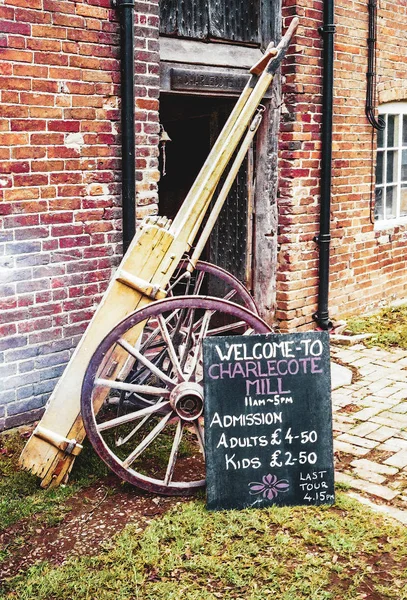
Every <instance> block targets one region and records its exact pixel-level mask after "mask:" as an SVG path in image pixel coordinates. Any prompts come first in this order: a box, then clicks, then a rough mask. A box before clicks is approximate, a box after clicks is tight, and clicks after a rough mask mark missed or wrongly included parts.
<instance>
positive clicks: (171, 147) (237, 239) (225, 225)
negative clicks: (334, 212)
mask: <svg viewBox="0 0 407 600" xmlns="http://www.w3.org/2000/svg"><path fill="white" fill-rule="evenodd" d="M234 103H235V100H234V99H231V98H219V97H218V98H215V97H198V96H177V95H171V94H162V95H161V98H160V122H161V125H162V126H163V127H164V129H165V131H166V132H167V133H168V135H169V137H170V138H171V142H168V143H167V144H166V148H165V155H166V156H165V160H164V157H163V151H162V150H161V153H160V170H161V180H160V183H159V198H160V214H163V215H165V216H167V217H170V218H174V216H175V215H176V214H177V212H178V210H179V208H180V206H181V204H182V202H183V201H184V199H185V197H186V195H187V193H188V191H189V189H190V188H191V186H192V184H193V182H194V180H195V178H196V176H197V175H198V173H199V171H200V169H201V167H202V165H203V163H204V162H205V160H206V158H207V156H208V154H209V151H210V148H211V146H212V145H213V143H214V142H215V140H216V138H217V136H218V135H219V133H220V131H221V129H222V127H223V125H224V123H225V121H226V119H227V118H228V116H229V114H230V112H231V111H232V109H233V106H234ZM251 154H252V153H251ZM164 168H165V175H164V174H163V172H164ZM251 178H252V168H251V161H250V160H249V159H247V160H246V161H245V163H244V164H243V166H242V168H241V169H240V172H239V174H238V177H237V178H236V181H235V183H234V185H233V188H232V189H231V191H230V193H229V196H228V199H227V201H226V203H225V205H224V207H223V209H222V212H221V214H220V216H219V219H218V221H217V224H216V226H215V228H214V229H213V231H212V235H211V237H210V240H209V243H208V244H207V247H206V249H205V252H204V254H203V256H202V257H201V258H202V259H203V260H207V261H209V262H212V263H214V264H217V265H219V266H221V267H223V268H225V269H227V270H228V271H230V272H231V273H233V274H234V275H235V276H236V277H238V279H239V280H240V281H241V282H242V283H244V284H245V285H246V286H247V287H248V288H249V289H250V288H251V242H252V235H251V216H252V215H251V213H252V210H251V202H252V199H251V190H252V188H253V186H252V182H251V181H249V180H251ZM221 184H222V182H221V183H220V185H221ZM214 198H216V194H215V196H214ZM215 292H216V290H213V293H214V294H215Z"/></svg>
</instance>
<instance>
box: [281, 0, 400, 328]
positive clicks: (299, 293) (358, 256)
mask: <svg viewBox="0 0 407 600" xmlns="http://www.w3.org/2000/svg"><path fill="white" fill-rule="evenodd" d="M311 6H312V7H311ZM322 8H323V3H322V2H312V5H311V3H310V2H306V1H304V2H295V3H294V2H288V1H286V2H285V7H284V16H285V17H286V19H287V22H288V20H289V18H291V15H294V14H298V16H299V17H300V28H299V30H298V35H297V36H296V45H295V46H294V47H293V48H292V50H291V55H290V57H289V58H288V60H287V61H286V64H285V66H284V73H285V76H286V85H285V107H284V109H283V121H282V133H281V142H280V196H281V197H280V230H279V244H280V246H279V247H280V253H279V273H278V283H277V312H276V316H277V319H278V320H279V321H280V324H281V326H282V328H295V327H298V328H300V329H301V328H309V326H310V324H311V323H312V314H313V313H314V312H315V310H316V302H317V284H318V248H317V246H316V244H315V242H314V241H313V238H314V236H315V235H316V234H318V230H319V176H320V156H321V154H320V152H321V147H320V123H321V92H322V65H321V47H322V43H321V38H320V36H319V34H318V30H317V29H318V27H319V26H320V25H322ZM335 23H336V34H335V75H334V77H335V82H334V129H333V165H332V166H333V170H332V176H333V178H332V210H331V220H332V231H331V233H332V244H331V276H330V281H331V286H330V315H331V317H332V318H337V317H338V316H343V315H346V314H349V313H357V312H363V311H366V310H372V309H373V308H375V307H377V306H378V305H380V304H381V303H386V304H388V303H390V302H391V301H392V300H395V299H398V298H405V294H406V290H407V273H406V259H405V256H406V240H407V226H405V225H403V226H395V227H392V228H391V229H388V228H387V229H385V230H378V229H376V230H375V228H374V226H373V224H372V222H371V214H372V208H373V205H372V202H371V192H372V181H373V182H374V168H375V147H376V146H375V144H376V134H374V135H373V130H372V127H371V125H369V123H368V121H367V119H366V116H365V97H366V70H367V44H366V39H367V32H368V12H367V3H366V2H358V1H351V0H336V2H335ZM406 25H407V7H406V6H405V4H404V3H403V4H402V3H397V2H396V3H391V4H390V3H389V2H382V3H380V6H379V30H378V38H379V44H378V48H379V52H378V66H377V72H378V76H379V77H378V82H379V83H378V89H379V97H380V101H381V102H384V101H389V100H395V99H407V78H406V77H405V73H406V64H407V48H406V46H405V44H404V42H403V41H402V40H403V39H404V36H405V33H404V32H405V28H406ZM395 79H398V81H397V83H395Z"/></svg>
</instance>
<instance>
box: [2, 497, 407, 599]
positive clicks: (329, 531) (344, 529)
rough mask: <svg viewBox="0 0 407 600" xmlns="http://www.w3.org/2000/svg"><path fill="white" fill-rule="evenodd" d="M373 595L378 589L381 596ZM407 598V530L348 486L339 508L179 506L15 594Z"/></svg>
mask: <svg viewBox="0 0 407 600" xmlns="http://www.w3.org/2000/svg"><path fill="white" fill-rule="evenodd" d="M372 594H373V595H372ZM369 597H371V598H375V599H376V598H381V599H383V600H385V599H394V600H405V599H406V598H407V530H406V528H404V527H402V526H396V525H394V526H393V525H390V524H387V523H386V522H385V521H384V520H383V518H382V517H381V516H380V515H377V514H375V513H372V512H371V511H370V510H369V509H368V508H366V507H364V506H362V505H361V504H359V503H357V502H356V501H355V500H352V499H350V498H348V497H346V496H344V495H342V494H339V495H338V501H337V504H336V506H334V507H326V506H325V507H306V508H304V507H291V508H277V507H272V508H266V509H262V510H259V509H251V510H242V511H228V512H226V511H225V512H215V513H208V512H207V511H206V510H205V508H204V505H203V502H202V501H201V500H195V501H192V502H190V503H188V504H183V505H178V506H176V507H175V508H174V509H173V510H172V511H171V512H169V513H167V514H166V515H165V516H164V517H162V518H160V519H156V520H154V521H153V522H152V523H151V524H150V525H149V526H148V527H147V529H146V530H145V531H144V532H142V531H141V530H140V529H137V526H136V525H134V526H133V525H132V526H128V527H127V528H126V529H125V530H124V531H123V532H122V533H121V534H120V535H119V536H118V537H117V538H116V539H115V540H113V541H112V542H110V544H109V547H106V548H105V549H104V551H103V552H102V553H101V554H99V555H98V556H96V557H82V558H78V559H69V560H68V561H67V562H66V563H64V564H63V565H62V566H60V567H58V568H55V567H51V566H50V565H48V564H44V563H42V564H39V565H36V566H34V567H32V568H31V569H30V570H29V571H28V572H27V573H25V574H22V575H20V576H18V577H15V578H14V579H13V580H11V581H8V582H6V583H5V584H4V587H3V596H2V598H3V599H5V600H9V599H11V598H18V599H19V600H34V599H38V600H51V599H53V598H58V599H59V600H85V599H96V598H97V599H98V600H113V599H114V600H130V599H131V600H141V599H143V600H180V599H181V598H182V599H183V600H184V599H185V600H216V599H218V598H221V599H226V600H232V599H233V600H263V599H264V598H273V599H274V598H278V599H279V600H339V599H340V600H359V598H360V599H361V598H369Z"/></svg>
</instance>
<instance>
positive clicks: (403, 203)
mask: <svg viewBox="0 0 407 600" xmlns="http://www.w3.org/2000/svg"><path fill="white" fill-rule="evenodd" d="M406 216H407V184H403V185H402V186H401V189H400V217H406Z"/></svg>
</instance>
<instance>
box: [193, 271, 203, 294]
mask: <svg viewBox="0 0 407 600" xmlns="http://www.w3.org/2000/svg"><path fill="white" fill-rule="evenodd" d="M204 277H205V272H204V271H199V273H198V275H197V278H196V280H195V285H194V290H193V292H192V294H193V295H194V296H197V295H198V294H199V292H200V290H201V287H202V284H203V280H204Z"/></svg>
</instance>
